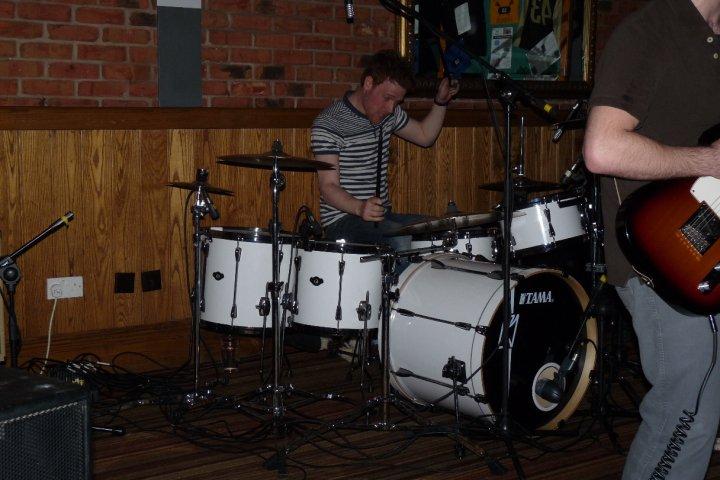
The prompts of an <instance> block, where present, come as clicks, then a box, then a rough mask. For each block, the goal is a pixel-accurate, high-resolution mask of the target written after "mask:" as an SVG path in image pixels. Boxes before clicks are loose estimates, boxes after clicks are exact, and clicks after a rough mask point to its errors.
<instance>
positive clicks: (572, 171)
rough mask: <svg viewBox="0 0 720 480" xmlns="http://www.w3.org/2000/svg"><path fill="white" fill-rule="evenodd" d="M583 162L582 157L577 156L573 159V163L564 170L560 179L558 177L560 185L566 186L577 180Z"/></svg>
mask: <svg viewBox="0 0 720 480" xmlns="http://www.w3.org/2000/svg"><path fill="white" fill-rule="evenodd" d="M584 164H585V160H583V157H579V158H578V159H577V160H575V163H573V164H572V165H571V166H570V168H568V169H567V170H565V173H564V174H563V177H562V179H560V185H562V186H563V187H566V186H568V185H569V184H570V183H573V182H574V181H578V180H579V179H578V178H577V177H578V176H579V174H580V173H581V171H582V167H583V165H584Z"/></svg>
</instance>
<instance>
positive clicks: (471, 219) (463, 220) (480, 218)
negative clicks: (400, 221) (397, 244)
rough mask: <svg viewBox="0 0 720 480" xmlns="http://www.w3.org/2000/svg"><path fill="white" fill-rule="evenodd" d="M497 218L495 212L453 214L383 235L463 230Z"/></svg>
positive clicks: (494, 220) (491, 221)
mask: <svg viewBox="0 0 720 480" xmlns="http://www.w3.org/2000/svg"><path fill="white" fill-rule="evenodd" d="M497 220H498V215H497V214H496V213H469V214H467V215H453V216H449V217H441V218H436V219H427V220H423V221H421V222H416V223H411V224H409V225H405V226H403V227H401V228H398V229H396V230H393V231H390V232H388V233H386V234H385V235H386V236H388V237H394V236H397V235H417V234H423V233H434V232H447V231H451V230H464V229H467V228H472V227H479V226H480V225H487V224H488V223H495V222H497Z"/></svg>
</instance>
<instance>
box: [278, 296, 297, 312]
mask: <svg viewBox="0 0 720 480" xmlns="http://www.w3.org/2000/svg"><path fill="white" fill-rule="evenodd" d="M280 305H282V307H283V308H284V309H285V310H287V311H289V312H290V313H292V314H293V315H297V314H298V311H299V309H298V302H297V300H295V299H294V298H293V294H292V293H285V294H283V296H282V301H281V302H280Z"/></svg>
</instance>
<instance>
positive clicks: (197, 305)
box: [185, 168, 220, 406]
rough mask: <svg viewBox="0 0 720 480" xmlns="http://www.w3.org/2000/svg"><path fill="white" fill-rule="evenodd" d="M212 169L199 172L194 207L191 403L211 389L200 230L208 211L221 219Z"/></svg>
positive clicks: (203, 241) (189, 401)
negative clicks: (205, 374)
mask: <svg viewBox="0 0 720 480" xmlns="http://www.w3.org/2000/svg"><path fill="white" fill-rule="evenodd" d="M208 175H209V172H208V171H207V170H206V169H204V168H198V169H197V172H196V175H195V182H196V190H195V203H194V204H193V206H192V208H191V212H192V221H193V245H194V247H195V278H194V287H193V290H192V294H191V304H192V307H193V312H192V331H191V335H190V338H191V345H192V355H191V359H192V364H193V390H192V392H191V393H189V394H187V395H186V396H185V403H186V404H187V405H189V406H192V405H194V404H196V403H197V402H199V401H202V400H206V399H207V398H208V397H209V396H210V394H211V392H210V389H208V388H205V389H203V388H201V386H200V312H202V311H203V309H204V308H205V291H204V281H203V276H204V275H203V274H204V273H205V268H204V265H203V263H202V258H203V252H204V251H205V248H206V245H207V243H206V241H205V240H204V238H203V235H202V234H201V233H200V223H201V221H202V219H203V218H204V217H205V215H206V214H210V218H212V219H213V220H217V219H218V218H220V214H219V213H218V211H217V210H216V209H215V206H214V205H213V203H212V201H211V200H210V196H209V194H208V192H207V189H206V184H207V180H208Z"/></svg>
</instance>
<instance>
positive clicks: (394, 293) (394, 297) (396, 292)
mask: <svg viewBox="0 0 720 480" xmlns="http://www.w3.org/2000/svg"><path fill="white" fill-rule="evenodd" d="M398 298H400V291H399V290H398V289H397V288H396V289H395V290H393V291H391V292H389V293H388V299H390V300H391V301H393V302H394V301H397V299H398Z"/></svg>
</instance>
